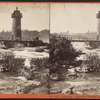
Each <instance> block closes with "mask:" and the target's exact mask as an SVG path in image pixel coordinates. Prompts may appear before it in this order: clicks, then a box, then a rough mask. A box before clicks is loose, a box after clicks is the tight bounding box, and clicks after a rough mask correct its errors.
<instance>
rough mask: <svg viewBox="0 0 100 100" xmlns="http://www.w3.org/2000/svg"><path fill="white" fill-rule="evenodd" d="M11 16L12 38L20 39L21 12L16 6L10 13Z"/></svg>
mask: <svg viewBox="0 0 100 100" xmlns="http://www.w3.org/2000/svg"><path fill="white" fill-rule="evenodd" d="M11 18H13V22H12V40H17V41H21V40H22V36H21V18H22V14H21V13H20V11H19V10H18V7H16V10H15V11H14V12H13V13H12V14H11Z"/></svg>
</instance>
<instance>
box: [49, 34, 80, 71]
mask: <svg viewBox="0 0 100 100" xmlns="http://www.w3.org/2000/svg"><path fill="white" fill-rule="evenodd" d="M80 54H81V51H77V50H76V49H74V48H73V46H72V44H71V41H70V40H68V39H67V38H65V37H60V36H59V37H56V36H53V37H51V39H50V64H51V67H50V68H51V69H50V72H52V71H54V70H55V71H56V72H57V70H58V69H59V68H61V67H62V65H65V67H66V68H68V65H71V64H72V63H73V62H75V60H76V57H78V56H79V55H80ZM52 67H53V68H52ZM52 69H53V70H52Z"/></svg>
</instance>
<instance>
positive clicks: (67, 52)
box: [50, 3, 100, 95]
mask: <svg viewBox="0 0 100 100" xmlns="http://www.w3.org/2000/svg"><path fill="white" fill-rule="evenodd" d="M50 46H51V47H50V65H51V66H50V79H51V81H50V93H51V94H80V95H99V94H100V4H95V3H94V4H93V3H91V4H89V3H59V4H56V3H55V4H54V3H52V4H51V5H50Z"/></svg>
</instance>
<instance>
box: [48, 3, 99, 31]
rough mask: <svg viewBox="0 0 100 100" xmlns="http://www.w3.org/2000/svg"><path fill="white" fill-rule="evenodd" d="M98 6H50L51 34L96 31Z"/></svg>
mask: <svg viewBox="0 0 100 100" xmlns="http://www.w3.org/2000/svg"><path fill="white" fill-rule="evenodd" d="M99 11H100V4H82V3H80V4H78V3H77V4H76V3H75V4H72V3H65V4H63V3H61V4H57V3H55V4H51V24H50V25H51V26H50V27H51V33H53V32H58V33H59V32H67V31H69V33H84V32H87V31H95V32H96V31H97V18H96V14H97V13H98V12H99Z"/></svg>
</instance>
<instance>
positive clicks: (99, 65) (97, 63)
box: [85, 53, 100, 71]
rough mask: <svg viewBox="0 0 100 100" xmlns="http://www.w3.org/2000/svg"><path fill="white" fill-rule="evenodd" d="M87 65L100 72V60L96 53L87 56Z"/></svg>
mask: <svg viewBox="0 0 100 100" xmlns="http://www.w3.org/2000/svg"><path fill="white" fill-rule="evenodd" d="M86 59H87V60H86V61H85V64H86V65H87V66H88V67H90V68H91V69H92V71H99V70H100V58H99V56H98V55H97V54H96V53H94V54H93V53H92V54H89V55H86Z"/></svg>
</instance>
